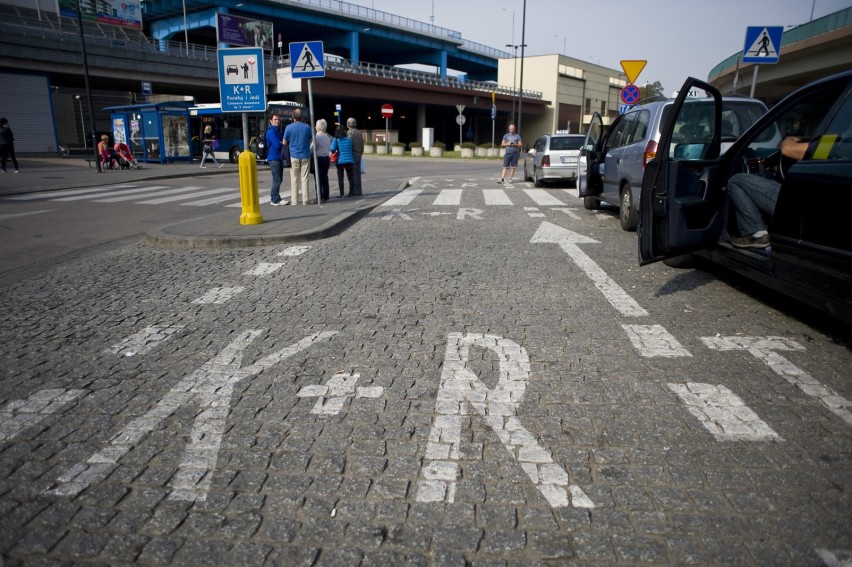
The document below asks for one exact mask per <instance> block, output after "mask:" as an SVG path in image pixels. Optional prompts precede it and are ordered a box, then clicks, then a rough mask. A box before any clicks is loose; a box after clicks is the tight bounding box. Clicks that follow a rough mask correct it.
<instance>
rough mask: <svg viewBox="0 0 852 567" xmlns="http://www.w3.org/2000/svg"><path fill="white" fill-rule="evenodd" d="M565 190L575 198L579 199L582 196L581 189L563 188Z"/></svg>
mask: <svg viewBox="0 0 852 567" xmlns="http://www.w3.org/2000/svg"><path fill="white" fill-rule="evenodd" d="M563 191H564V192H565V193H567V194H568V195H570V196H572V197H574V198H575V199H579V198H580V192H579V191H577V190H576V189H563Z"/></svg>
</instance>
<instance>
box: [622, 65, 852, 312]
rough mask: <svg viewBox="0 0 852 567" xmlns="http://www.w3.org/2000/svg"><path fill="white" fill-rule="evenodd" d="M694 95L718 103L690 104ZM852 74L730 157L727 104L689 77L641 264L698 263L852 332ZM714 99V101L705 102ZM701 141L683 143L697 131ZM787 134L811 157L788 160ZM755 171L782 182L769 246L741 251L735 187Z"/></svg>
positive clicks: (783, 108) (799, 99)
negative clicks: (729, 190) (730, 187)
mask: <svg viewBox="0 0 852 567" xmlns="http://www.w3.org/2000/svg"><path fill="white" fill-rule="evenodd" d="M694 89H700V90H704V91H705V92H706V93H707V95H708V96H710V97H712V102H711V104H706V103H705V104H697V103H696V102H697V101H691V100H690V99H689V98H687V96H686V95H687V93H689V91H691V90H694ZM850 91H852V72H846V73H842V74H839V75H835V76H832V77H828V78H826V79H822V80H820V81H816V82H814V83H811V84H809V85H807V86H805V87H802V88H801V89H799V90H797V91H795V92H794V93H792V94H790V95H788V96H787V97H786V98H785V99H784V100H782V101H781V102H780V103H778V104H777V105H776V106H775V107H774V108H773V109H772V110H770V111H769V112H768V113H767V114H766V115H764V116H763V117H762V118H761V119H760V120H758V121H757V122H756V123H755V124H754V125H753V126H752V127H751V128H749V129H748V130H747V131H746V132H745V133H743V134H742V135H741V136H740V137H739V139H737V140H736V141H735V142H734V143H733V145H731V146H730V148H729V149H728V150H727V151H726V152H725V153H724V155H721V150H720V148H721V141H722V97H721V94H720V93H719V91H718V90H717V89H715V88H714V87H712V86H711V85H709V84H707V83H704V82H702V81H700V80H698V79H693V78H689V79H687V80H686V82H685V83H684V85H683V87H682V88H681V90H680V93H681V94H680V95H679V96H678V98H677V99H676V101H675V104H674V107H673V108H672V111H671V112H670V113H669V115H668V117H667V118H666V121H665V123H664V124H663V126H662V128H661V138H660V145H659V148H658V150H657V155H656V157H655V159H654V160H652V161H651V162H649V163H648V167H647V170H646V172H645V176H644V179H643V182H642V192H641V197H640V199H641V202H640V223H639V228H638V235H639V239H638V242H639V263H640V264H641V265H645V264H649V263H652V262H657V261H659V260H666V259H668V261H667V263H669V264H670V265H671V264H672V263H677V262H679V261H681V260H683V259H684V258H686V257H688V256H689V255H698V256H701V257H704V258H707V259H710V260H711V261H713V262H715V263H718V264H722V265H724V266H725V267H727V268H728V269H731V270H733V271H736V272H738V273H740V274H743V275H745V276H746V277H748V278H751V279H753V280H756V281H758V282H760V283H761V284H763V285H766V286H769V287H771V288H773V289H775V290H777V291H780V292H781V293H784V294H786V295H788V296H791V297H793V298H795V299H797V300H799V301H802V302H804V303H806V304H808V305H811V306H813V307H816V308H818V309H821V310H823V311H825V312H827V313H829V314H831V315H833V316H834V317H836V318H838V319H840V320H841V321H844V322H845V323H846V324H848V325H852V226H850V211H852V94H850ZM703 100H704V101H707V100H708V99H703ZM699 122H700V123H701V124H703V125H705V126H708V129H706V130H705V131H704V134H703V137H702V138H700V139H695V138H693V139H690V140H688V141H678V140H679V139H681V138H682V137H681V136H679V133H680V132H684V131H687V130H690V129H692V128H693V127H694V126H695V125H696V124H697V123H699ZM788 136H794V137H797V138H798V139H799V140H802V141H807V150H806V152H805V154H804V157H803V159H801V160H798V161H793V160H790V159H788V158H785V157H783V156H782V155H781V152H780V149H779V144H780V142H781V140H783V139H784V138H786V137H788ZM737 173H746V174H750V175H758V176H761V177H764V178H767V179H771V180H773V181H774V182H776V183H777V191H778V193H777V195H778V197H777V201H776V204H775V210H774V213H773V215H772V218H768V219H765V220H766V221H767V223H768V224H767V226H768V232H769V246H768V247H766V248H738V247H735V246H733V245H732V243H731V235H732V234H733V235H738V234H740V231H739V230H738V227H737V226H736V217H735V214H734V211H733V204H732V203H731V201H730V199H729V198H728V196H727V194H726V185H727V183H728V179H729V178H730V177H731V176H733V175H735V174H737Z"/></svg>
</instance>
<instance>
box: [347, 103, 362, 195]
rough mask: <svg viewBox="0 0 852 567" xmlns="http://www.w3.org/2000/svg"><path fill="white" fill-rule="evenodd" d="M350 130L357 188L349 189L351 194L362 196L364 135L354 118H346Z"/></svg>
mask: <svg viewBox="0 0 852 567" xmlns="http://www.w3.org/2000/svg"><path fill="white" fill-rule="evenodd" d="M346 126H347V128H349V131H348V132H347V133H346V135H347V136H349V140H350V141H351V142H352V179H353V180H355V188H354V190H353V189H350V190H349V196H350V197H351V196H355V197H360V196H361V159H362V158H363V156H364V136H362V135H361V130H359V129H358V128H357V126H358V123H357V122H356V121H355V119H354V118H349V119H348V120H346Z"/></svg>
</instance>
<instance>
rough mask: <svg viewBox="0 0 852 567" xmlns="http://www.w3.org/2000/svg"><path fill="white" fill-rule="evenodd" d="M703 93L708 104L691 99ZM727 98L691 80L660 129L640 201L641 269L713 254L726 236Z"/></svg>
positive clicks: (681, 91)
mask: <svg viewBox="0 0 852 567" xmlns="http://www.w3.org/2000/svg"><path fill="white" fill-rule="evenodd" d="M695 90H703V91H705V92H706V93H707V95H708V98H696V97H691V96H689V95H690V92H692V91H695ZM721 128H722V95H721V94H720V93H719V91H718V90H717V89H715V88H713V87H712V86H710V85H708V84H707V83H705V82H703V81H699V80H698V79H693V78H691V77H690V78H688V79H687V80H686V82H684V84H683V87H681V89H680V94H679V95H678V97H677V99H675V102H674V105H673V106H672V107H671V111H670V112H669V113H668V116H667V117H666V119H665V121H664V123H663V124H662V125H661V126H660V144H659V148H658V149H657V156H656V158H655V159H654V160H652V161H651V162H649V163H648V167H647V169H646V170H645V176H644V178H643V180H642V196H641V199H640V207H639V209H640V220H639V228H638V229H637V233H638V236H639V264H640V265H645V264H650V263H651V262H657V261H659V260H663V259H665V258H671V257H674V256H679V255H681V254H686V253H688V252H693V251H695V250H699V249H701V248H709V247H711V246H712V245H713V244H715V243H716V242H717V241H718V240H719V235H720V234H721V232H722V224H723V218H724V215H723V214H722V207H723V205H724V203H725V199H724V194H723V192H722V187H721V181H720V180H719V175H718V172H719V167H720V166H719V164H720V159H719V154H720V148H721Z"/></svg>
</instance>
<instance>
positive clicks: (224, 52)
mask: <svg viewBox="0 0 852 567" xmlns="http://www.w3.org/2000/svg"><path fill="white" fill-rule="evenodd" d="M217 56H218V58H219V100H220V101H222V112H264V111H265V110H266V82H265V81H264V76H263V48H260V47H234V48H230V49H220V50H219V51H218V52H217Z"/></svg>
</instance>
